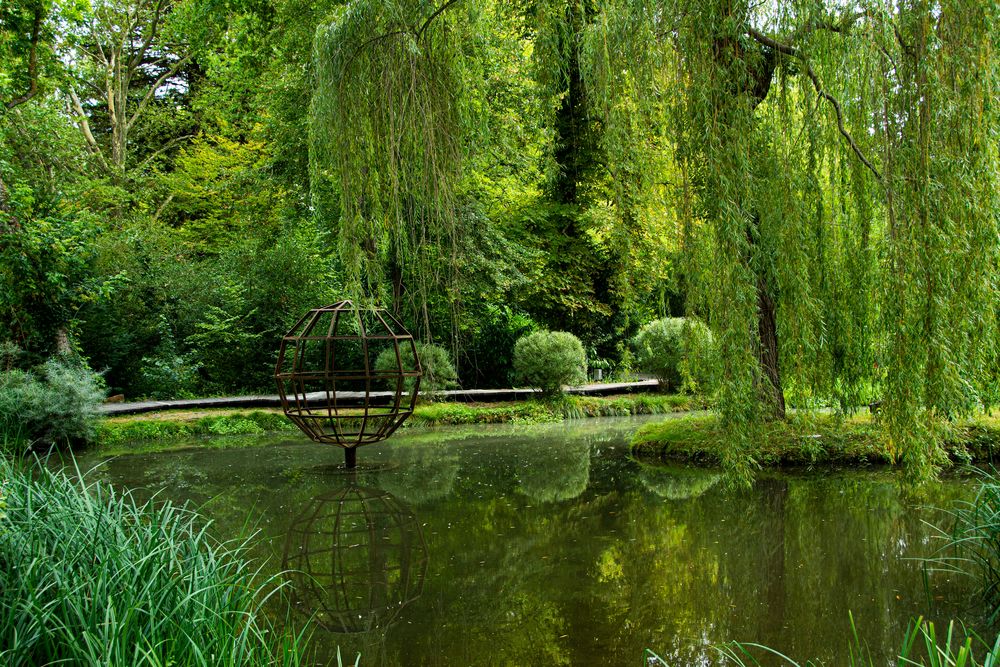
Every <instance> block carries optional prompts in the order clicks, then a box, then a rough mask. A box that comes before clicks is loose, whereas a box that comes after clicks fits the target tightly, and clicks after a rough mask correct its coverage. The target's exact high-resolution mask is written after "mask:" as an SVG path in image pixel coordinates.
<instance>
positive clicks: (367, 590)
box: [81, 417, 974, 666]
mask: <svg viewBox="0 0 1000 667" xmlns="http://www.w3.org/2000/svg"><path fill="white" fill-rule="evenodd" d="M660 419H662V417H660ZM643 421H644V420H643V419H600V420H580V421H577V422H570V423H568V424H559V425H553V426H530V427H529V426H490V427H483V426H478V427H475V428H468V427H465V428H460V427H455V428H443V429H435V430H426V431H424V430H418V429H413V430H407V431H405V432H404V433H402V434H398V435H397V436H394V437H393V438H392V439H391V440H390V441H388V442H385V443H382V444H380V445H375V446H370V447H365V448H363V449H362V450H361V451H360V452H359V455H358V460H359V464H360V467H361V470H360V471H359V472H358V473H357V474H355V475H348V474H346V473H344V472H343V471H342V470H339V469H338V468H337V466H336V464H338V463H340V462H341V461H342V459H343V457H342V454H341V452H340V450H339V449H335V448H332V447H329V446H325V445H317V444H312V443H310V442H308V441H307V440H305V439H304V438H303V437H298V436H289V435H285V436H281V437H274V438H270V439H269V440H268V441H267V444H264V445H260V444H259V443H255V444H254V446H253V447H245V448H230V449H219V448H213V447H211V445H212V444H213V443H211V442H209V441H204V442H203V444H205V445H206V446H205V447H203V448H198V449H191V450H186V451H181V452H174V453H164V454H151V455H135V456H126V457H119V458H115V459H111V460H107V461H104V462H100V465H99V467H98V468H96V469H95V470H94V471H92V472H91V473H90V474H89V476H90V477H96V478H101V479H104V480H106V481H109V482H111V483H112V484H114V485H116V486H119V487H127V488H131V489H135V490H136V492H137V493H138V495H139V496H140V497H142V498H146V497H150V496H152V495H153V494H156V497H157V498H160V499H166V498H169V499H171V500H174V501H178V502H185V501H190V502H191V503H192V504H193V505H194V506H196V507H198V508H200V509H201V511H202V513H203V514H205V515H206V516H207V517H209V518H211V519H212V520H213V522H214V524H213V527H212V530H214V531H215V533H216V534H217V535H218V536H220V537H223V538H225V537H232V536H236V535H239V534H241V532H242V533H244V534H245V532H246V531H247V530H248V527H249V528H251V529H256V530H258V531H259V537H260V540H259V541H258V543H257V546H256V547H255V548H254V550H253V555H254V557H256V558H259V559H264V560H266V566H265V569H266V570H269V571H274V572H277V571H279V570H293V571H296V572H295V573H293V574H290V575H287V577H288V579H289V580H290V584H291V586H290V591H291V593H290V596H291V598H292V602H293V604H294V606H295V609H296V610H297V612H298V613H299V614H300V618H305V617H306V616H314V619H315V621H316V627H317V630H316V634H315V636H314V640H313V645H314V647H315V649H316V653H317V662H318V663H319V664H327V663H328V661H330V660H331V659H333V660H334V664H336V662H335V655H336V649H337V647H338V646H339V647H340V648H341V650H342V652H343V653H344V655H345V657H347V656H350V657H351V659H352V661H353V657H354V655H355V654H356V652H358V651H360V652H361V655H362V659H361V660H362V664H363V665H379V664H385V665H636V666H639V665H642V664H644V663H643V653H644V649H646V648H649V649H652V650H653V651H655V652H656V653H658V654H659V655H660V656H662V657H663V658H664V659H666V660H667V662H668V663H669V664H671V665H708V664H717V663H718V654H717V653H716V651H715V650H714V649H713V648H712V646H713V645H716V644H719V643H723V642H728V641H732V640H740V641H748V642H761V643H764V644H767V645H770V646H773V647H775V648H777V649H780V650H781V651H782V652H784V653H786V654H787V655H790V656H793V657H795V658H797V659H799V660H801V661H804V660H806V659H817V660H819V661H821V662H822V663H823V664H830V665H839V664H846V662H847V638H848V636H849V632H850V625H849V624H850V620H849V613H851V614H853V616H854V619H855V622H856V624H857V626H858V628H859V630H860V632H861V634H862V635H863V637H864V639H865V640H866V641H867V642H868V644H869V646H870V647H871V649H872V651H873V654H874V655H876V656H884V657H885V658H886V661H888V659H889V658H890V657H891V656H893V655H894V654H895V653H894V652H895V651H896V649H897V648H898V646H899V643H900V641H901V639H902V635H903V632H904V630H905V628H906V625H907V622H908V620H909V619H910V618H911V617H912V616H915V615H919V614H922V615H924V616H930V617H932V618H937V619H944V618H951V617H952V616H969V615H970V614H971V611H970V609H969V601H968V593H967V589H966V588H964V587H965V586H966V585H967V582H964V581H962V580H956V579H954V578H952V579H949V578H948V577H947V576H945V575H943V574H939V573H931V574H930V575H929V576H928V578H927V579H926V583H925V578H924V573H923V567H922V565H921V562H920V561H919V560H915V559H918V558H919V557H921V556H926V555H929V554H931V553H933V552H934V550H935V549H936V548H937V547H938V546H939V540H938V539H937V538H936V537H935V536H934V535H935V530H934V529H933V528H932V525H933V524H935V523H936V524H943V523H944V517H943V516H942V514H941V513H940V512H937V511H935V510H932V509H930V508H929V507H928V506H930V505H935V506H948V505H949V504H951V503H953V502H954V501H956V500H958V499H963V498H969V497H970V496H971V495H972V493H973V492H974V488H973V486H972V484H971V483H970V482H968V481H962V480H950V481H944V482H941V483H938V484H935V485H932V486H930V487H927V488H923V489H920V490H919V491H914V490H912V489H910V488H908V487H907V486H906V485H904V484H902V483H901V480H900V479H899V477H897V476H896V475H895V474H893V473H889V472H879V471H862V472H858V471H842V472H837V471H830V470H824V471H818V472H808V471H800V472H796V473H792V474H765V475H761V477H760V479H759V480H758V482H757V483H756V485H755V486H754V488H753V489H751V490H748V491H732V490H729V489H727V488H726V487H725V485H724V484H723V483H722V480H721V479H720V477H719V476H718V475H717V474H715V473H713V472H710V471H703V470H697V469H691V468H684V467H676V466H675V467H668V468H656V467H649V466H643V465H640V464H639V463H637V462H635V461H633V460H631V459H630V458H629V456H628V449H627V445H626V442H627V440H628V437H629V435H630V434H631V433H632V432H633V431H634V430H635V429H636V428H637V427H638V426H639V425H640V424H641V423H642V422H643ZM255 438H256V439H257V440H259V439H260V437H259V436H255ZM216 444H217V443H216ZM98 463H99V462H98V461H97V460H95V459H92V460H89V461H82V462H81V465H83V466H91V465H96V464H98ZM877 662H881V660H879V661H877Z"/></svg>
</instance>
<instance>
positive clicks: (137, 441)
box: [94, 394, 708, 454]
mask: <svg viewBox="0 0 1000 667" xmlns="http://www.w3.org/2000/svg"><path fill="white" fill-rule="evenodd" d="M707 407H708V406H707V404H706V403H705V402H704V399H701V398H699V397H696V396H682V395H676V394H671V395H655V394H639V395H623V396H609V397H583V396H565V397H562V398H561V399H559V400H555V401H519V402H507V403H444V402H442V403H419V404H418V405H417V407H416V410H415V412H414V414H413V416H412V417H411V418H410V419H409V420H407V421H406V422H405V424H404V426H405V427H413V426H425V427H426V426H445V425H449V426H452V425H472V424H544V423H552V422H558V421H562V420H563V419H578V418H583V417H626V416H630V415H655V414H668V413H672V412H683V411H688V410H702V409H705V408H707ZM281 431H296V432H297V429H296V427H295V426H294V425H293V424H292V423H291V422H290V421H288V420H287V419H286V418H285V417H284V415H282V414H281V412H280V411H279V410H252V411H246V410H226V409H215V410H194V411H188V410H177V411H168V412H158V413H149V414H142V415H133V416H123V417H112V418H108V419H105V420H103V421H102V422H101V423H100V424H99V425H98V427H97V436H96V438H95V441H94V446H95V447H96V448H97V449H98V450H99V451H101V452H103V453H106V454H125V453H129V452H136V451H154V450H159V449H171V448H173V447H174V446H175V445H176V441H177V440H178V439H183V438H190V437H192V436H212V435H253V434H262V433H270V432H281ZM213 442H214V444H215V445H216V446H226V444H227V441H226V440H216V441H213ZM244 442H245V440H232V441H231V443H229V444H231V445H232V446H241V443H244Z"/></svg>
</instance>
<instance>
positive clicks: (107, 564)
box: [0, 460, 303, 667]
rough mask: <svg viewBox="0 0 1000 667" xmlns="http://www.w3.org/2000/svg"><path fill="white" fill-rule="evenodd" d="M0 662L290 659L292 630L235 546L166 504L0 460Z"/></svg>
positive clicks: (241, 547)
mask: <svg viewBox="0 0 1000 667" xmlns="http://www.w3.org/2000/svg"><path fill="white" fill-rule="evenodd" d="M0 478H3V479H4V480H5V488H4V493H5V496H6V503H7V509H6V516H5V517H4V518H3V519H2V521H3V523H2V524H0V562H2V563H6V564H9V565H10V566H7V567H2V568H0V609H2V610H3V612H2V613H0V646H2V647H3V648H2V649H0V660H2V661H3V662H4V664H8V665H11V666H12V667H16V666H27V665H38V664H52V663H58V662H67V663H73V664H123V665H124V664H129V665H150V666H152V665H166V664H176V665H182V664H183V665H209V664H211V665H231V666H233V667H235V666H236V665H250V666H252V665H297V664H301V659H302V646H303V643H302V635H299V636H293V635H291V634H289V633H288V632H287V631H279V630H278V629H277V627H276V625H275V623H274V621H272V620H271V617H270V616H269V615H268V614H266V613H265V611H264V609H263V605H264V601H265V600H266V598H267V597H268V596H269V595H270V594H271V591H272V590H273V589H274V586H275V582H274V581H273V580H265V581H264V582H258V581H257V580H256V579H255V575H256V571H255V570H254V568H253V567H252V566H251V565H250V564H249V562H248V561H247V560H246V554H245V552H246V547H247V545H246V544H229V545H220V544H218V543H216V542H214V541H213V540H211V539H210V538H209V536H208V533H207V532H206V531H205V529H204V527H202V526H201V525H200V524H201V521H200V519H199V517H198V516H197V515H195V514H194V513H192V512H189V511H186V510H183V509H179V508H177V507H175V506H173V505H172V504H170V503H169V502H166V503H164V502H158V503H156V504H155V505H154V504H153V503H149V504H145V505H143V504H139V503H138V502H137V501H136V500H135V499H134V498H133V497H132V496H131V494H130V493H129V492H125V493H118V492H115V491H113V490H111V489H110V488H108V487H105V486H101V485H97V484H90V485H88V484H85V483H83V482H75V481H73V480H71V479H69V478H68V477H67V476H65V475H64V474H60V473H53V472H51V471H49V470H48V469H47V468H45V467H44V466H38V467H37V469H33V470H28V469H21V468H15V467H14V466H13V465H12V464H11V463H10V462H7V461H3V460H0Z"/></svg>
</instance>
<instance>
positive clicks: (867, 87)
mask: <svg viewBox="0 0 1000 667" xmlns="http://www.w3.org/2000/svg"><path fill="white" fill-rule="evenodd" d="M606 12H607V13H608V14H610V15H612V17H611V18H609V20H608V21H607V22H603V23H602V22H596V23H595V25H597V26H599V27H600V28H601V32H600V34H598V35H596V36H595V38H594V42H595V43H603V44H604V45H605V50H604V52H603V54H600V53H599V55H603V57H604V59H605V61H610V62H621V63H629V66H628V69H629V71H630V72H632V73H634V74H635V75H636V76H637V77H639V78H640V79H641V80H642V81H643V84H644V85H642V86H639V87H637V88H636V91H637V95H636V96H637V98H638V99H639V100H640V103H641V104H642V105H645V108H651V109H653V110H654V115H655V111H656V103H657V102H658V101H659V100H661V99H664V98H666V99H668V100H669V99H671V98H672V99H673V101H672V102H671V103H669V104H663V105H661V106H660V107H659V109H660V111H661V116H660V117H661V118H665V119H667V120H669V122H672V123H673V124H674V131H673V134H674V137H675V145H676V150H677V154H678V156H679V157H680V159H681V161H682V162H681V164H682V168H683V170H682V173H683V174H684V175H685V177H684V179H683V183H682V185H681V187H680V188H678V189H677V192H676V201H677V206H678V209H679V210H681V211H682V212H683V213H684V215H685V217H686V218H687V220H688V222H686V223H685V225H684V226H683V229H684V230H686V233H687V234H688V237H689V239H690V238H693V239H695V241H696V245H698V246H700V247H701V249H700V250H695V251H694V252H692V253H691V257H693V258H696V261H695V264H696V265H695V266H694V267H693V270H692V271H691V273H692V275H694V276H696V277H697V280H695V281H694V282H693V285H692V302H691V307H692V308H695V309H698V310H701V311H702V312H705V313H706V314H708V316H709V317H710V319H711V321H712V323H713V328H714V330H715V332H716V337H717V340H718V342H719V347H720V351H721V356H722V366H723V368H722V371H723V372H722V390H721V399H722V400H721V404H720V408H721V412H722V416H723V419H724V420H725V422H726V424H727V425H729V426H730V428H731V430H732V432H733V435H734V438H733V442H734V447H733V448H732V451H731V453H730V458H729V460H728V461H727V463H728V464H729V466H730V467H731V468H732V469H734V470H737V471H740V472H742V473H743V474H748V472H749V470H750V465H751V464H752V462H751V461H749V460H748V458H747V457H746V455H745V453H744V451H743V450H744V447H741V446H740V445H743V446H746V445H747V444H748V443H749V442H750V440H751V439H752V438H753V437H754V428H753V425H754V424H756V423H759V422H760V420H762V419H766V418H771V417H775V416H779V417H780V416H781V415H782V412H783V409H782V408H783V405H782V403H783V394H784V392H783V390H782V389H783V387H782V375H783V371H786V372H791V373H792V377H793V378H794V381H795V382H794V384H795V386H796V387H797V388H798V389H799V390H800V391H803V393H804V394H805V395H813V396H815V395H827V396H831V395H832V396H838V395H839V396H841V397H842V399H843V401H844V402H845V403H846V404H848V405H857V399H858V398H859V397H860V396H861V393H860V392H859V391H858V388H859V387H863V386H868V387H873V388H875V391H879V392H884V397H885V406H884V407H885V414H886V419H885V424H886V437H887V438H888V440H889V442H890V444H891V445H892V446H893V447H895V451H896V452H897V453H898V454H899V455H900V456H904V457H906V458H907V459H908V460H911V461H913V462H915V463H916V464H917V465H916V466H915V469H917V470H920V471H923V472H926V471H928V470H932V469H933V467H934V465H935V464H936V463H939V462H940V461H941V460H942V456H943V455H942V449H941V446H940V442H941V434H942V425H944V424H946V422H947V420H948V419H950V418H951V417H953V416H955V415H957V414H961V413H962V412H968V411H969V410H971V409H973V408H974V406H976V405H982V404H984V403H988V402H989V400H990V395H991V394H990V382H991V381H992V377H991V375H990V370H991V369H990V368H989V364H988V361H987V359H989V358H990V355H992V354H993V351H995V349H996V335H995V316H994V310H995V306H996V296H995V291H993V289H992V288H993V279H992V268H991V267H993V266H995V265H996V252H997V244H996V243H995V235H996V231H997V222H998V221H997V207H996V202H995V194H994V193H995V190H996V181H995V179H996V174H995V170H991V169H988V168H985V165H986V164H987V163H986V162H984V160H988V159H990V158H989V157H988V156H992V155H995V154H996V151H997V138H996V136H994V135H989V134H988V133H984V130H983V128H984V127H988V126H989V125H990V124H991V123H994V124H995V122H996V115H995V114H996V110H995V108H994V107H993V105H991V104H990V103H989V100H990V99H991V96H992V95H995V91H996V84H997V82H998V71H997V65H996V63H995V58H991V57H990V54H991V53H993V52H994V51H995V48H996V40H997V27H998V17H997V12H996V10H995V9H994V8H992V7H989V6H986V7H984V6H981V5H980V4H979V3H971V2H961V1H957V2H902V3H898V4H889V5H886V4H882V3H878V2H866V1H861V2H854V3H848V4H846V5H844V4H837V5H831V6H827V5H826V4H823V3H812V2H798V1H796V0H792V1H789V2H780V3H776V4H775V5H773V6H772V5H767V6H762V5H751V3H748V2H742V1H736V0H719V1H715V2H698V3H694V2H686V1H684V0H681V1H679V2H676V3H673V4H671V5H670V6H669V7H668V8H666V9H664V8H663V7H661V6H659V5H657V4H654V3H642V2H640V3H609V4H608V5H607V6H606ZM623 25H631V26H643V25H645V26H648V27H647V28H646V29H644V30H634V29H633V30H623V29H622V28H621V26H623ZM637 35H638V36H640V39H635V37H636V36H637ZM642 38H645V39H644V40H643V39H642ZM959 63H962V64H961V65H959ZM670 68H672V70H673V73H674V74H673V77H672V86H673V94H671V92H672V91H671V90H670V89H667V88H664V87H663V86H658V85H657V83H658V81H657V79H656V73H657V72H659V71H663V69H667V70H668V71H669V69H670ZM604 71H610V70H609V68H607V67H605V68H604ZM609 79H610V77H607V76H606V77H604V80H603V83H604V84H605V85H606V83H607V81H608V80H609ZM598 83H599V84H600V83H602V81H600V80H599V81H598ZM775 84H777V85H775ZM952 193H961V194H959V195H958V198H959V200H961V201H965V202H977V204H978V203H980V202H981V203H982V205H976V206H968V205H965V206H963V205H960V204H959V203H958V200H956V199H955V198H954V196H953V195H952ZM692 204H693V205H692ZM982 234H987V235H991V236H992V238H994V241H988V240H987V239H986V237H985V236H982ZM877 247H881V248H883V252H882V253H880V254H879V253H877V252H876V251H875V248H877ZM959 256H961V257H962V259H961V260H959V259H958V257H959ZM869 294H874V295H875V297H874V298H871V297H870V296H869ZM866 304H867V305H866ZM879 314H881V317H879ZM946 322H947V323H948V324H947V325H946V324H945V323H946ZM781 332H784V334H782V336H780V337H779V335H778V334H779V333H781ZM850 357H854V359H855V360H854V361H853V362H852V360H851V359H850ZM858 360H860V361H861V363H858ZM852 400H853V403H851V402H850V401H852Z"/></svg>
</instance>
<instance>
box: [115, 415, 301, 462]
mask: <svg viewBox="0 0 1000 667" xmlns="http://www.w3.org/2000/svg"><path fill="white" fill-rule="evenodd" d="M197 415H198V416H195V417H192V416H191V415H190V413H178V414H176V415H170V414H169V413H162V416H156V417H153V418H150V417H146V416H139V417H115V418H113V419H105V420H104V421H102V422H101V423H100V424H98V427H97V439H96V441H97V447H98V448H99V449H100V450H101V451H102V452H104V453H107V454H120V453H127V452H135V451H152V450H155V449H165V448H169V447H167V446H166V445H169V443H170V441H171V440H173V441H176V440H178V439H181V438H188V437H191V436H208V435H254V434H262V433H270V432H275V431H295V430H297V429H296V427H295V425H294V424H292V423H291V422H290V421H288V419H286V418H285V416H284V415H283V414H281V413H280V412H265V411H263V410H254V411H253V412H230V411H226V412H223V413H221V414H204V413H203V412H199V413H197ZM234 442H235V441H234Z"/></svg>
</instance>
